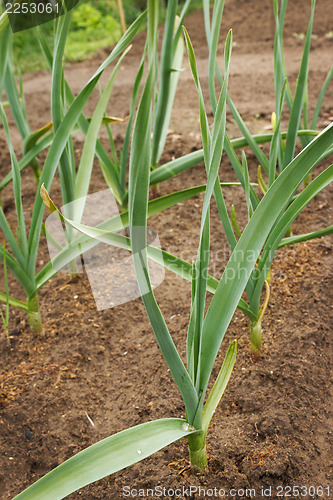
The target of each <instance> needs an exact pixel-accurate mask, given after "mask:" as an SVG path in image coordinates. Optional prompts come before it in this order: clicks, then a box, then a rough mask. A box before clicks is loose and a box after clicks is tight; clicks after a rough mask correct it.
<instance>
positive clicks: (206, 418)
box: [16, 0, 333, 500]
mask: <svg viewBox="0 0 333 500" xmlns="http://www.w3.org/2000/svg"><path fill="white" fill-rule="evenodd" d="M149 9H150V10H149V14H150V16H149V18H148V25H149V27H148V45H149V47H150V49H149V51H150V54H152V55H151V56H150V60H149V70H148V76H147V79H146V83H145V86H144V89H143V92H142V95H141V99H140V103H139V107H138V111H137V115H136V119H135V124H134V130H133V136H132V143H131V150H130V170H129V225H130V238H126V237H125V236H122V235H119V234H118V233H117V232H116V231H115V232H112V231H110V230H106V229H103V228H101V227H99V228H89V227H87V226H84V225H83V224H80V223H76V222H74V221H72V220H69V219H67V218H65V217H64V216H63V215H62V214H61V213H60V212H59V211H58V210H57V209H56V207H55V206H54V204H53V202H52V201H51V199H50V197H49V195H48V193H47V190H46V189H45V188H42V196H43V199H44V202H45V203H46V205H47V206H48V207H49V208H50V209H51V210H52V211H55V212H56V213H57V214H58V216H59V217H60V219H61V220H62V221H63V222H66V223H67V224H68V225H69V226H70V227H72V228H73V229H74V230H78V231H81V232H82V233H84V234H85V235H86V236H89V237H90V238H95V239H97V240H98V241H104V242H109V243H110V244H115V245H120V244H121V242H122V244H123V246H124V247H127V248H130V249H131V251H132V252H133V256H134V265H135V269H136V273H137V279H138V283H139V287H140V289H141V292H142V298H143V301H144V304H145V307H146V310H147V314H148V317H149V319H150V322H151V325H152V328H153V331H154V333H155V336H156V339H157V341H158V343H159V346H160V348H161V351H162V353H163V356H164V358H165V360H166V363H167V364H168V367H169V369H170V372H171V374H172V376H173V378H174V380H175V383H176V384H177V387H178V389H179V392H180V394H181V396H182V398H183V401H184V405H185V409H186V421H184V420H183V419H175V418H172V419H170V418H162V419H160V420H156V421H152V422H146V423H144V424H141V425H140V426H136V427H134V428H131V429H127V430H125V431H122V432H120V433H118V434H115V435H113V436H110V437H108V438H106V439H104V440H102V441H100V442H98V443H96V444H94V445H93V446H91V447H89V448H87V449H86V450H83V451H81V452H80V453H79V454H77V455H75V456H74V457H72V458H70V459H69V460H68V461H66V462H64V463H63V464H62V465H60V466H59V467H57V468H56V469H54V470H53V471H51V472H50V473H48V474H47V475H46V476H44V477H43V478H42V479H40V480H39V481H37V482H36V483H35V484H34V485H32V486H30V487H29V488H28V489H27V490H25V491H24V492H22V493H21V494H19V495H18V496H17V497H16V498H18V499H20V500H21V499H29V498H31V499H32V498H33V499H37V498H45V496H47V498H50V499H59V498H63V497H64V496H66V495H68V494H69V493H71V492H73V491H75V490H76V489H78V488H81V487H83V486H85V485H86V484H89V483H91V482H93V481H96V480H98V479H100V478H102V477H104V476H106V475H109V474H111V473H113V472H115V471H117V470H120V469H122V468H124V467H126V466H129V465H131V464H133V463H135V462H138V461H140V460H142V459H144V458H146V457H147V456H149V455H151V454H152V453H154V452H155V451H157V450H158V449H161V448H163V447H164V446H167V445H168V444H169V443H171V442H173V441H175V440H177V439H180V438H183V437H187V439H188V442H189V449H190V458H191V463H192V465H193V466H195V467H197V468H199V470H200V471H204V470H205V469H206V467H207V455H206V436H207V428H208V425H209V422H210V419H211V417H212V415H213V413H214V410H215V408H216V406H217V404H218V402H219V400H220V398H221V396H222V394H223V391H224V389H225V387H226V384H227V382H228V380H229V377H230V374H231V371H232V367H233V365H234V362H235V356H236V343H235V342H233V343H232V344H231V345H230V346H229V349H228V350H227V352H226V357H225V361H224V363H223V365H222V367H221V369H220V372H219V375H218V377H217V379H216V381H215V383H214V385H213V388H212V390H211V392H210V393H209V395H208V396H207V387H208V382H209V380H210V377H211V373H212V369H213V366H214V364H215V362H216V359H217V356H218V352H219V349H220V346H221V343H222V341H223V338H224V335H225V332H226V330H227V327H228V325H229V323H230V321H231V319H232V317H233V314H234V312H235V310H236V308H237V306H238V304H239V301H240V300H241V297H242V294H243V292H244V290H245V288H246V287H248V286H249V283H251V275H252V273H253V272H254V271H255V267H256V264H257V262H258V258H259V256H260V254H261V252H262V251H263V248H264V247H265V245H266V244H267V241H269V240H270V239H272V241H273V242H274V243H276V241H278V240H279V237H282V236H283V235H284V233H285V229H286V227H288V226H289V225H290V224H291V222H292V221H293V219H294V218H295V216H296V215H297V214H298V213H299V211H300V210H301V209H302V208H303V207H304V206H306V204H307V203H308V202H309V201H310V199H312V196H313V195H314V194H315V193H316V192H319V191H320V190H321V189H323V188H324V187H325V186H326V185H327V183H328V182H331V181H332V180H333V166H330V167H328V168H326V169H325V170H324V171H323V173H322V174H320V175H319V176H317V177H316V179H315V180H314V181H312V182H311V183H310V184H309V185H308V187H307V188H306V189H308V191H307V190H306V189H305V190H304V191H303V192H302V194H301V195H299V196H297V197H295V193H296V192H297V189H298V188H299V186H300V185H301V183H302V182H303V181H304V179H305V178H306V177H307V176H308V175H309V173H310V172H311V171H312V170H313V168H314V167H315V166H316V165H317V164H318V162H319V161H320V160H321V159H322V157H323V156H325V155H326V154H327V151H328V150H329V149H330V147H331V145H332V141H333V124H332V125H330V126H329V127H327V128H326V129H325V130H324V131H323V132H321V133H320V134H318V135H317V136H316V137H315V138H314V139H313V140H312V141H311V142H310V143H309V144H308V145H307V146H306V147H305V148H304V149H303V150H302V151H301V152H300V153H299V154H298V155H297V156H296V157H295V158H294V159H292V160H291V161H290V162H289V164H288V165H286V167H285V168H284V169H283V171H282V172H281V173H280V175H278V176H277V177H276V179H275V181H274V182H273V183H272V184H271V185H270V186H269V187H268V189H267V192H266V193H265V196H264V197H263V198H262V199H261V200H258V204H257V206H256V207H255V209H253V213H252V214H251V217H250V218H249V221H248V224H247V226H246V228H245V229H244V231H243V232H242V234H241V235H240V237H239V239H238V241H237V242H236V245H235V247H234V249H233V252H232V255H231V257H230V259H229V261H228V264H227V266H226V268H225V270H224V273H223V276H222V278H221V280H219V281H218V283H217V286H216V290H215V294H214V297H213V299H212V301H211V303H210V305H209V307H208V310H207V313H206V315H205V313H204V311H205V297H206V291H207V284H208V281H209V279H207V272H206V271H207V269H208V264H209V263H208V260H207V255H208V254H209V253H208V252H207V251H205V250H207V249H208V248H209V236H210V227H209V206H210V200H211V197H212V195H213V194H214V196H216V198H218V196H220V194H222V196H223V193H220V183H219V182H218V181H217V179H218V173H219V167H220V161H221V156H222V151H223V141H224V140H225V122H226V101H227V83H228V71H229V70H228V68H229V62H230V53H231V41H232V37H231V33H229V35H228V38H227V41H226V50H225V72H224V82H223V86H222V90H221V93H220V96H219V98H218V100H217V106H216V110H215V114H214V124H213V129H212V131H211V132H210V129H209V125H208V120H207V114H206V111H205V105H204V101H203V96H202V92H201V87H200V82H199V78H198V74H197V68H196V61H195V56H194V52H193V48H192V45H191V42H190V39H189V37H188V35H187V33H186V32H185V37H186V43H187V49H188V55H189V59H190V65H191V69H192V73H193V77H194V81H195V84H196V86H197V89H198V93H199V108H200V124H201V133H202V141H203V146H204V148H203V149H204V160H205V167H206V171H207V185H206V190H205V197H204V202H203V208H202V218H201V225H200V241H199V247H198V254H197V259H196V262H195V263H194V264H193V266H192V302H191V316H190V320H189V328H188V335H187V363H186V366H185V364H184V362H183V361H182V359H181V357H180V355H179V353H178V352H177V349H176V347H175V345H174V343H173V340H172V337H171V335H170V333H169V331H168V328H167V325H166V323H165V321H164V318H163V315H162V313H161V311H160V309H159V307H158V304H157V302H156V299H155V297H154V293H153V290H152V286H151V282H150V276H149V271H148V263H147V258H148V255H149V251H152V255H153V256H154V252H153V249H151V248H149V247H148V246H147V236H146V224H147V217H148V206H149V199H148V192H149V183H150V164H151V156H152V140H151V137H152V134H151V131H152V126H153V123H152V116H153V113H152V108H153V95H154V93H153V87H154V73H153V70H152V68H153V67H154V63H153V61H154V50H153V47H155V44H156V29H157V23H156V17H155V16H154V13H155V11H154V2H153V1H152V0H150V2H149ZM244 176H245V185H246V189H247V198H248V199H249V198H250V194H249V183H248V180H247V174H246V169H245V165H244ZM139 180H140V182H138V181H139ZM309 186H311V188H310V187H309ZM224 223H225V221H224ZM274 232H275V233H278V237H277V235H276V234H275V236H272V235H274ZM264 274H265V273H264Z"/></svg>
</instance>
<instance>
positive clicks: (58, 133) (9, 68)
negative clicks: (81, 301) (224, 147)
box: [0, 0, 271, 332]
mask: <svg viewBox="0 0 333 500" xmlns="http://www.w3.org/2000/svg"><path fill="white" fill-rule="evenodd" d="M189 4H190V2H189V0H187V1H186V2H185V4H184V6H183V9H182V12H181V14H180V17H179V18H177V16H176V11H177V2H172V3H170V5H168V8H167V19H166V23H165V30H164V34H163V40H162V53H161V56H160V60H158V57H157V55H156V57H155V59H154V65H155V72H156V74H157V73H158V74H159V77H158V79H157V81H156V85H155V86H154V102H155V106H154V126H153V129H152V136H153V142H152V151H153V152H152V157H151V175H150V184H151V185H155V184H157V183H159V182H162V181H164V180H167V179H169V178H170V177H172V176H174V175H177V174H178V173H180V172H182V171H184V170H186V169H188V168H190V167H191V166H193V165H196V164H198V163H199V162H200V161H202V160H203V152H202V151H199V152H198V153H196V152H195V153H191V154H189V155H185V156H183V157H180V158H177V159H176V160H173V161H172V162H168V163H167V164H165V165H162V166H160V165H159V162H160V157H161V154H162V151H163V148H164V145H165V141H166V136H167V130H168V125H169V121H170V116H171V110H172V105H173V100H174V96H175V90H176V86H177V81H178V75H179V71H180V67H181V61H182V58H183V45H184V42H183V40H182V37H181V36H180V33H181V24H182V21H183V20H184V17H185V14H186V12H187V10H188V7H189ZM156 12H157V13H156V16H157V17H158V15H159V14H158V6H157V8H156ZM71 16H72V11H70V12H68V13H67V14H66V15H65V16H62V17H60V18H58V19H56V20H55V26H54V49H53V51H52V50H51V48H50V47H49V46H48V45H47V43H46V40H45V39H44V37H43V35H42V32H41V30H39V29H38V27H36V28H34V30H35V32H36V39H37V41H38V42H39V44H40V47H41V50H42V52H43V54H44V56H45V59H46V62H47V64H48V66H49V69H50V72H51V74H52V87H51V97H50V101H51V122H49V123H46V124H45V125H44V126H42V127H41V128H40V129H38V130H35V131H33V132H31V130H30V127H29V123H28V120H27V117H26V110H25V103H24V94H23V91H22V86H21V88H20V93H19V92H18V90H17V87H16V82H15V78H14V72H13V64H12V58H11V40H12V36H13V35H12V34H11V31H10V26H9V25H8V24H7V25H5V24H2V27H1V26H0V42H1V43H0V50H1V55H2V56H3V57H1V59H0V61H1V62H0V65H1V66H0V77H1V78H0V85H1V88H2V85H3V87H4V90H5V95H6V99H7V101H6V102H4V103H3V105H4V108H5V106H6V105H9V106H10V108H11V111H12V113H13V115H14V118H15V123H16V125H17V127H18V129H19V131H20V134H21V137H22V141H23V150H22V158H21V159H20V160H19V161H18V160H17V157H16V154H15V151H14V148H13V147H12V145H11V139H10V133H9V128H8V125H7V117H6V114H5V112H4V110H2V113H1V116H0V118H1V120H2V121H3V123H4V126H5V130H6V136H7V142H8V146H9V149H10V156H11V163H12V168H11V170H10V171H9V172H8V173H7V175H5V177H4V178H3V179H2V180H1V182H0V192H1V191H2V190H3V189H5V188H6V187H7V186H8V189H9V185H10V183H11V182H12V187H13V189H14V192H15V193H16V194H15V199H16V201H17V204H16V210H17V215H18V225H20V227H21V229H20V233H19V234H20V236H19V237H18V240H17V239H16V238H15V235H14V233H13V232H12V231H11V229H10V227H9V224H8V222H7V220H6V216H5V214H4V212H3V211H2V210H1V212H0V224H1V228H2V230H3V233H4V236H5V240H7V242H8V243H7V249H5V246H4V245H2V246H1V252H0V259H1V260H3V262H4V263H5V265H6V266H7V267H8V270H9V271H10V272H11V273H13V274H14V276H15V277H16V278H17V279H18V281H19V283H20V284H21V286H22V288H23V290H24V293H25V295H26V300H25V301H22V300H18V299H17V298H15V297H12V296H11V295H8V293H6V292H0V300H1V301H3V302H5V303H6V304H7V303H8V302H9V304H10V305H11V306H12V307H18V308H21V309H23V310H25V311H27V313H28V317H29V322H30V324H31V326H32V327H33V328H34V329H35V331H36V332H40V331H42V320H41V315H40V310H39V304H38V291H39V290H40V288H41V287H42V286H43V285H44V284H45V283H47V281H48V280H49V279H50V278H51V277H52V276H53V275H54V274H55V273H57V272H58V271H59V270H60V269H62V268H63V267H64V266H65V265H69V267H70V269H71V271H73V272H74V271H75V269H76V266H75V257H78V255H79V254H80V249H81V251H82V250H83V249H84V248H88V247H91V245H92V243H91V242H87V241H85V242H84V243H83V242H82V241H79V242H78V243H76V242H74V243H73V245H71V241H72V240H73V239H74V238H75V232H73V230H71V229H68V230H67V231H66V237H67V243H68V245H67V247H65V248H64V249H63V251H62V252H60V254H59V256H57V258H56V262H52V263H51V262H50V263H47V264H46V265H45V266H44V267H43V268H42V269H41V270H40V271H38V272H36V260H37V253H38V248H39V243H40V238H41V234H42V233H44V234H45V228H44V225H43V222H42V218H43V208H42V205H41V203H40V199H39V194H37V195H36V201H35V206H34V208H33V214H32V224H33V226H31V228H30V230H29V228H28V227H26V223H25V221H24V218H22V215H20V214H22V213H23V207H22V200H19V198H20V197H19V196H18V193H20V192H21V186H20V183H21V180H20V175H21V172H22V170H23V169H24V168H26V167H27V166H28V165H31V166H32V167H33V169H34V174H35V179H36V182H37V189H36V192H37V193H38V192H39V187H40V185H41V183H43V182H44V183H45V185H46V186H47V188H48V189H50V187H51V184H52V180H53V177H54V174H55V171H56V169H57V168H58V171H59V178H60V184H61V194H62V199H63V205H64V207H65V208H64V210H65V212H66V210H67V212H66V215H68V216H70V217H72V218H74V219H75V220H80V216H81V214H80V213H73V209H74V208H73V207H74V205H73V204H71V202H72V201H74V200H75V199H77V198H80V197H84V196H86V194H87V193H88V189H89V184H90V179H91V175H92V168H93V160H94V157H95V156H97V158H98V161H99V164H100V167H101V171H102V173H103V175H104V178H105V181H106V184H107V186H108V187H109V189H110V191H111V192H112V194H113V196H114V198H115V199H116V201H117V203H118V205H119V206H120V208H121V209H122V210H123V216H122V220H125V219H126V217H128V215H127V211H126V208H127V198H128V193H127V184H126V182H127V181H126V177H127V168H128V167H127V163H128V155H129V147H130V137H131V132H132V126H133V119H134V116H135V112H136V107H137V101H138V98H139V88H140V83H141V81H142V77H143V70H144V63H145V52H146V49H145V51H144V54H143V56H142V59H141V62H140V65H139V68H138V71H137V75H136V78H135V81H134V83H133V91H132V97H131V102H130V114H129V117H128V123H127V127H126V132H125V136H124V143H123V147H122V150H121V152H120V154H119V155H117V152H116V150H115V147H114V140H113V136H112V131H111V130H110V129H109V138H110V149H111V155H109V154H108V153H107V151H106V150H105V148H104V147H103V146H102V144H101V142H100V140H99V139H98V132H99V129H100V126H101V124H102V125H103V126H104V125H105V124H106V126H108V125H109V124H110V123H111V122H112V121H121V120H122V119H120V118H115V117H108V116H105V111H106V106H107V104H108V101H109V99H110V95H111V92H112V85H113V82H114V78H115V76H116V73H117V70H118V68H119V65H120V64H121V58H122V57H124V55H125V54H124V53H123V51H124V50H125V49H126V47H128V45H129V43H130V42H131V40H132V38H133V36H134V35H135V33H136V32H137V31H138V29H140V27H141V25H142V23H143V22H144V19H145V14H143V15H142V16H141V17H140V18H139V19H138V20H137V21H136V22H135V23H134V24H133V26H132V27H131V28H130V29H129V30H128V31H127V32H126V34H125V35H124V37H123V39H122V40H121V41H120V42H119V44H118V45H117V47H116V48H115V49H114V50H113V51H112V54H111V55H110V57H109V58H108V59H107V60H106V61H105V63H104V64H103V65H102V66H101V68H100V69H99V70H98V71H97V72H96V75H97V74H98V77H97V79H95V78H94V77H93V78H92V80H93V83H92V82H91V81H89V82H88V83H87V84H86V86H85V87H84V88H83V89H82V91H81V93H80V97H79V99H78V98H75V97H74V94H73V92H72V90H71V88H70V86H69V85H68V83H67V81H66V79H65V76H64V63H63V59H64V49H65V44H66V40H67V36H68V33H69V29H70V20H71ZM1 30H2V32H1ZM156 36H158V35H156ZM170 47H171V48H172V50H169V49H170ZM126 50H127V49H126ZM120 54H122V56H121V58H120V60H119V61H118V63H117V64H116V66H115V68H114V70H113V72H112V73H111V76H110V77H109V80H108V83H107V85H106V88H105V89H104V91H103V94H102V95H101V97H100V100H99V103H98V105H97V107H96V110H95V113H94V115H93V117H91V118H87V117H86V116H85V115H84V114H83V108H84V105H85V104H86V102H87V100H88V99H89V96H90V95H91V93H92V91H93V88H94V87H95V85H96V83H97V81H98V80H99V78H100V75H101V74H102V72H103V71H104V70H105V68H106V67H107V65H108V64H110V63H111V62H112V61H113V60H114V59H115V58H116V57H117V56H120ZM74 109H75V114H74V111H73V110H74ZM72 117H75V118H74V119H73V118H72ZM65 127H66V128H65ZM64 130H65V134H64V133H63V131H64ZM77 130H81V131H82V132H83V134H84V135H85V142H84V147H83V151H82V155H81V160H80V164H79V167H78V170H77V172H76V165H75V158H74V147H73V139H72V134H73V133H74V132H75V131H77ZM270 139H271V135H269V134H266V135H265V136H259V137H257V138H256V140H258V141H259V142H263V141H269V140H270ZM231 142H232V143H233V145H234V147H241V146H244V145H245V144H246V139H244V138H240V139H235V140H233V141H231ZM44 150H47V151H48V153H47V157H46V160H45V163H44V166H43V175H42V178H40V176H41V172H40V169H39V160H38V154H39V153H41V152H42V151H44ZM55 151H57V154H55ZM38 186H39V187H38ZM203 189H204V187H195V188H192V189H188V190H184V191H183V192H182V193H178V194H175V195H173V194H171V195H170V196H168V197H166V198H165V197H164V198H163V199H160V200H155V201H154V202H153V203H151V204H150V206H149V214H152V213H156V212H157V211H160V210H163V209H165V208H166V207H169V206H172V205H173V204H175V203H178V202H180V201H183V200H184V199H187V198H188V197H191V196H194V195H195V194H197V193H198V192H199V191H201V190H203ZM66 207H67V208H66ZM112 224H114V221H112V222H111V226H112ZM28 233H29V236H27V235H28ZM24 235H25V236H24ZM22 238H23V239H22ZM25 240H27V242H26V241H25ZM79 243H80V244H82V245H83V246H82V247H79V246H78V245H79ZM9 249H10V250H11V252H10V251H9ZM4 255H6V257H7V258H5V259H4V258H3V257H4ZM184 265H185V267H186V263H185V264H184ZM183 267H184V266H183ZM187 268H188V266H187ZM6 270H7V269H6ZM243 305H244V304H243Z"/></svg>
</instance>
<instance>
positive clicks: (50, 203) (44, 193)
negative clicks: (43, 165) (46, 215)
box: [40, 183, 57, 212]
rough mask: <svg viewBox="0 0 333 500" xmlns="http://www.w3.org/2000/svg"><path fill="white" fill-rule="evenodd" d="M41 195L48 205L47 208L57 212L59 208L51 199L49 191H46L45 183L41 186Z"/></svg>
mask: <svg viewBox="0 0 333 500" xmlns="http://www.w3.org/2000/svg"><path fill="white" fill-rule="evenodd" d="M40 195H41V197H42V200H43V202H44V204H45V205H46V206H47V208H48V209H49V210H50V211H51V212H55V211H56V210H57V209H56V207H55V205H54V203H53V201H52V200H51V198H50V196H49V193H48V192H47V191H46V188H45V186H44V183H43V184H42V185H41V188H40Z"/></svg>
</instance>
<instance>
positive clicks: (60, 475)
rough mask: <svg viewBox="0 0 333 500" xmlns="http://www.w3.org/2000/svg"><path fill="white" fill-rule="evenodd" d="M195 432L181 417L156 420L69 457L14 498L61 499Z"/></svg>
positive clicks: (119, 433)
mask: <svg viewBox="0 0 333 500" xmlns="http://www.w3.org/2000/svg"><path fill="white" fill-rule="evenodd" d="M191 434H194V429H193V427H191V426H189V425H188V424H187V423H186V421H185V420H182V419H179V418H164V419H160V420H153V421H151V422H146V423H144V424H140V425H137V426H135V427H131V428H129V429H126V430H124V431H121V432H118V433H117V434H114V435H112V436H110V437H108V438H105V439H103V440H102V441H99V442H98V443H95V444H93V445H92V446H89V448H86V449H85V450H83V451H80V452H79V453H78V454H77V455H74V456H73V457H71V458H69V459H68V460H66V462H64V463H62V464H61V465H59V466H58V467H56V468H55V469H53V470H52V471H51V472H49V473H48V474H46V475H45V476H44V477H42V478H41V479H39V480H38V481H37V482H36V483H34V484H33V485H31V486H30V487H29V488H27V489H26V490H25V491H23V492H22V493H20V494H19V495H17V496H16V497H15V500H46V499H47V500H61V499H62V498H64V497H66V496H67V495H69V494H70V493H73V491H76V490H78V489H79V488H83V486H86V485H87V484H90V483H93V482H94V481H98V480H99V479H102V478H103V477H106V476H109V475H110V474H113V473H114V472H117V471H119V470H121V469H124V468H125V467H129V466H130V465H133V464H135V463H137V462H140V461H141V460H144V459H145V458H147V457H149V456H150V455H153V454H154V453H155V452H156V451H158V450H160V449H162V448H165V446H168V445H169V444H171V443H173V442H174V441H177V440H178V439H182V438H183V437H187V436H189V435H191Z"/></svg>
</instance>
